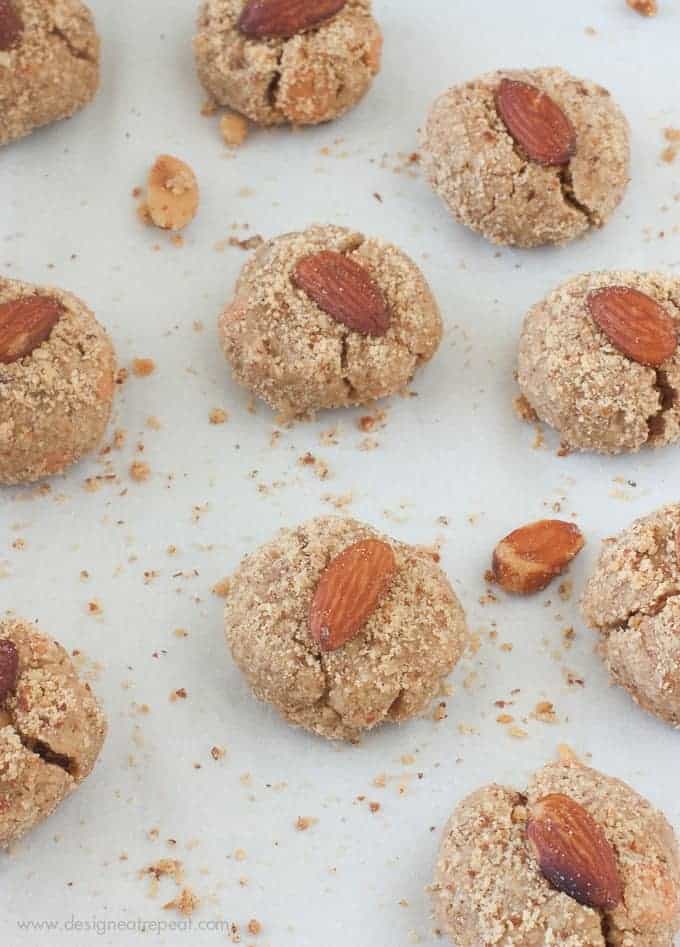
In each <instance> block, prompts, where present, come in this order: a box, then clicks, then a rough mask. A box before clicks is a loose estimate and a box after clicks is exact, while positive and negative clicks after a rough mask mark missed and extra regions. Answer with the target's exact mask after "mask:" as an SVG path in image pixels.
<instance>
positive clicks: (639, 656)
mask: <svg viewBox="0 0 680 947" xmlns="http://www.w3.org/2000/svg"><path fill="white" fill-rule="evenodd" d="M581 604H582V608H583V614H584V616H585V619H586V621H587V622H588V624H589V625H590V626H591V628H593V629H595V630H596V631H598V632H599V633H600V648H599V650H600V653H601V654H602V657H603V658H604V660H605V662H606V664H607V667H608V669H609V672H610V674H611V676H612V678H613V680H614V681H615V682H616V683H617V684H620V685H621V686H622V687H624V688H625V689H626V690H627V691H628V693H629V694H630V695H631V697H632V698H633V700H635V701H636V702H637V703H638V704H639V705H640V706H641V707H643V708H644V709H645V710H648V711H649V712H650V713H652V714H654V715H655V716H657V717H660V718H661V719H662V720H665V721H667V722H668V723H670V724H671V725H672V726H674V727H680V636H679V635H678V628H680V504H673V505H670V506H665V507H662V508H661V509H660V510H657V511H656V512H654V513H651V514H650V515H649V516H644V517H642V518H641V519H638V520H635V522H634V523H633V524H632V525H631V526H629V527H628V529H625V530H624V531H623V532H622V533H620V534H619V535H618V536H616V537H614V538H613V539H607V540H605V542H604V544H603V546H602V552H601V553H600V558H599V560H598V563H597V566H596V567H595V570H594V572H593V574H592V576H591V577H590V579H589V580H588V583H587V585H586V589H585V592H584V595H583V600H582V603H581Z"/></svg>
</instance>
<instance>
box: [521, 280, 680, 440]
mask: <svg viewBox="0 0 680 947" xmlns="http://www.w3.org/2000/svg"><path fill="white" fill-rule="evenodd" d="M679 327H680V280H678V279H673V278H671V277H669V276H664V275H663V274H661V273H638V272H632V271H628V270H613V271H611V272H602V273H584V274H582V275H581V276H577V277H575V278H574V279H571V280H568V281H567V282H566V283H563V284H562V285H561V286H559V287H558V288H557V289H555V290H554V291H553V292H552V293H550V294H549V295H548V296H547V297H546V298H545V299H544V300H542V301H541V302H540V303H538V304H537V305H535V306H534V307H533V308H532V309H531V310H530V311H529V313H528V315H527V316H526V318H525V320H524V326H523V328H522V334H521V339H520V345H519V360H518V376H517V377H518V382H519V386H520V389H521V391H522V394H523V395H524V397H525V399H526V400H527V401H528V403H529V405H530V406H531V408H533V410H534V411H535V413H536V414H537V415H538V417H539V418H540V419H541V420H542V421H545V422H546V423H547V424H550V425H551V426H552V427H554V428H555V429H556V430H557V431H559V433H560V434H561V436H562V441H563V443H564V445H565V446H566V447H567V448H569V449H572V450H592V451H599V452H600V453H604V454H618V453H622V452H632V451H637V450H639V448H640V447H642V446H643V444H649V445H651V446H652V447H663V446H665V445H666V444H672V443H674V442H675V441H677V440H678V438H679V437H680V403H679V402H678V390H679V389H680V355H679V354H678V351H677V331H678V328H679Z"/></svg>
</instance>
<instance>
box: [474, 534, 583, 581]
mask: <svg viewBox="0 0 680 947" xmlns="http://www.w3.org/2000/svg"><path fill="white" fill-rule="evenodd" d="M584 542H585V540H584V539H583V535H582V534H581V531H580V530H579V528H578V527H577V526H574V524H573V523H565V522H564V521H563V520H537V522H535V523H528V524H527V525H526V526H521V527H520V528H519V529H516V530H514V531H513V532H512V533H508V535H507V536H506V537H505V538H504V539H501V541H500V542H499V543H498V545H497V546H496V548H495V549H494V551H493V561H492V570H493V575H494V578H495V579H496V581H497V582H498V584H499V585H500V586H502V587H503V588H504V589H505V590H506V592H516V593H518V594H519V595H528V594H529V593H530V592H539V591H540V590H541V589H544V588H545V587H546V585H548V583H549V582H550V581H551V580H552V579H554V577H555V576H556V575H559V574H560V572H563V571H564V569H565V568H566V567H567V565H568V564H569V563H570V562H571V560H572V559H573V558H574V556H575V555H576V554H577V553H579V552H580V551H581V549H583V545H584Z"/></svg>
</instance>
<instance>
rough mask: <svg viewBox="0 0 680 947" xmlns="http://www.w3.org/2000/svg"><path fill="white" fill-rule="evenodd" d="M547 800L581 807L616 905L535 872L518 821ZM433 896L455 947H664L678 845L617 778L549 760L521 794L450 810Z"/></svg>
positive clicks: (678, 876)
mask: <svg viewBox="0 0 680 947" xmlns="http://www.w3.org/2000/svg"><path fill="white" fill-rule="evenodd" d="M552 794H559V795H561V796H567V797H569V799H570V800H572V801H573V802H575V803H577V804H578V805H579V806H582V807H583V808H584V809H585V810H586V812H587V813H588V815H589V816H590V817H591V818H592V819H593V820H594V821H595V823H596V825H597V827H598V828H599V830H600V831H601V832H602V833H603V834H604V837H605V840H606V842H605V844H606V843H608V844H609V846H611V847H612V848H613V850H614V853H615V865H616V870H617V872H618V877H619V880H620V885H621V888H622V893H623V897H622V899H621V901H620V902H619V903H618V904H617V906H615V907H610V908H603V909H599V908H597V909H596V908H592V907H587V906H586V905H585V904H582V903H579V901H577V900H575V899H574V898H573V897H571V896H570V895H569V894H567V893H565V892H564V891H563V890H558V889H557V888H555V887H553V885H552V884H551V883H550V881H548V880H547V878H546V877H545V876H544V875H543V873H542V871H541V868H540V867H539V864H538V862H537V860H536V858H535V856H534V854H532V853H531V851H530V847H529V844H528V839H527V819H531V818H532V817H533V816H534V815H535V813H536V811H537V809H536V807H537V803H539V801H541V800H543V799H544V798H545V797H546V796H551V795H552ZM579 881H580V879H579V877H578V876H577V877H576V882H577V884H578V883H579ZM432 895H433V901H434V907H435V912H436V916H437V919H438V921H439V924H440V927H441V930H442V932H443V933H445V934H446V935H447V936H448V937H449V938H450V939H451V941H452V942H453V943H454V944H455V945H456V947H485V945H490V944H493V945H494V947H557V945H560V947H613V945H615V944H616V945H620V947H671V945H672V943H673V934H674V932H675V931H676V930H677V929H678V927H679V925H680V915H679V911H678V899H679V896H680V862H679V856H678V846H677V842H676V839H675V836H674V833H673V830H672V829H671V827H670V825H669V824H668V822H667V821H666V819H665V818H664V816H663V815H662V814H661V813H660V812H658V811H657V810H656V809H654V808H653V807H652V806H651V805H650V803H649V802H647V801H646V800H645V799H643V798H642V797H641V796H639V795H638V794H637V793H636V792H635V791H634V790H633V789H631V788H630V786H627V785H626V784H625V783H624V782H621V780H618V779H613V778H611V777H609V776H605V775H603V774H602V773H598V772H597V771H596V770H594V769H589V768H587V767H585V766H583V765H581V764H580V763H578V762H576V761H569V762H560V763H552V764H549V765H548V766H545V767H544V768H543V769H541V770H539V771H538V772H537V773H536V774H535V775H534V776H533V777H532V779H531V781H530V783H529V788H528V789H527V790H526V792H525V793H520V792H516V791H515V790H514V789H509V788H507V787H505V786H498V785H492V786H487V787H485V788H483V789H479V790H477V791H476V792H473V793H472V794H471V795H470V796H468V797H467V798H466V799H464V800H463V801H462V802H461V803H460V804H459V805H458V806H457V807H456V809H455V810H454V812H453V814H452V816H451V818H450V819H449V822H448V824H447V826H446V828H445V830H444V835H443V839H442V843H441V848H440V852H439V860H438V862H437V866H436V871H435V880H434V885H433V886H432Z"/></svg>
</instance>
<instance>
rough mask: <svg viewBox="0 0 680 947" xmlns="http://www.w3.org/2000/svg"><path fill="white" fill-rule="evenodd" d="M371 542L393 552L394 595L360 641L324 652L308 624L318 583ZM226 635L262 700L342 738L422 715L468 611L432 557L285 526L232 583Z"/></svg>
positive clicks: (462, 635)
mask: <svg viewBox="0 0 680 947" xmlns="http://www.w3.org/2000/svg"><path fill="white" fill-rule="evenodd" d="M371 537H376V538H379V539H382V540H383V541H385V542H387V543H389V545H390V546H391V547H392V550H393V552H394V556H395V559H396V571H395V573H394V575H393V577H392V580H391V583H390V585H389V589H388V590H387V592H386V593H385V594H384V595H383V596H382V597H381V598H380V600H379V602H378V605H377V607H376V608H375V610H374V611H373V612H372V614H371V615H370V616H369V617H368V619H367V620H366V622H365V624H364V626H363V628H362V629H361V630H360V631H359V633H358V634H356V635H355V636H354V637H353V638H352V639H351V640H350V641H348V642H347V643H346V644H344V645H343V646H342V647H340V648H338V650H336V651H332V652H325V653H324V652H322V650H321V648H320V647H319V645H318V643H317V642H316V641H315V640H314V638H313V636H312V634H311V630H310V625H309V615H310V606H311V603H312V599H313V597H314V593H315V591H316V588H317V586H318V583H319V579H320V577H321V575H322V573H323V572H324V570H325V569H326V568H327V566H328V564H329V562H331V560H332V559H334V558H335V557H336V556H337V555H338V554H339V553H341V552H343V550H345V549H346V548H347V547H348V546H351V545H352V544H353V543H356V542H359V541H360V540H365V539H369V538H371ZM225 630H226V637H227V642H228V644H229V647H230V648H231V652H232V655H233V657H234V660H235V662H236V664H237V665H238V667H239V668H240V669H241V671H242V672H243V674H244V675H245V677H246V679H247V680H248V683H249V684H250V686H251V687H252V689H253V692H254V694H255V696H256V697H258V698H259V699H260V700H264V701H267V702H268V703H271V704H273V705H274V707H276V708H277V710H279V712H280V713H281V714H282V715H283V716H284V717H285V718H286V719H287V720H288V721H290V722H291V723H293V724H297V725H298V726H302V727H305V728H306V729H308V730H312V731H315V732H316V733H319V734H321V735H322V736H325V737H328V738H330V739H343V740H356V739H357V738H358V737H359V735H360V734H361V732H362V731H363V730H368V729H370V728H372V727H375V726H376V725H378V724H379V723H382V722H384V721H395V722H399V721H403V720H407V719H409V718H410V717H413V716H416V715H417V714H420V713H421V712H422V711H424V710H425V709H426V707H427V706H428V704H429V702H430V700H431V699H432V698H433V697H434V696H435V695H436V694H437V693H438V691H439V687H440V684H441V682H442V679H443V678H444V677H446V675H447V674H449V672H450V671H451V669H452V668H453V667H454V665H455V664H456V662H457V661H458V659H459V658H460V656H461V654H462V651H463V648H464V647H465V644H466V641H467V630H466V625H465V616H464V614H463V610H462V608H461V606H460V604H459V602H458V599H457V598H456V596H455V594H454V593H453V591H452V589H451V586H450V584H449V582H448V580H447V579H446V576H445V575H444V573H443V572H442V570H441V569H440V568H439V566H437V565H436V564H435V563H434V562H433V560H432V558H431V556H430V555H429V554H428V553H427V552H425V551H424V550H421V549H418V548H417V547H413V546H407V545H405V544H404V543H399V542H396V541H395V540H391V539H388V538H387V537H384V536H379V535H378V534H377V533H376V532H375V531H374V530H373V529H371V528H370V527H368V526H364V525H362V524H361V523H358V522H356V521H354V520H349V519H348V520H345V519H341V518H339V517H323V518H320V519H315V520H310V521H309V522H307V523H304V524H303V525H301V526H299V527H298V528H297V529H284V530H282V531H281V532H279V533H278V534H277V535H276V536H275V537H274V538H273V539H272V540H271V542H269V543H267V544H266V545H264V546H262V547H261V548H260V549H259V550H257V551H256V552H254V553H252V554H251V555H249V556H247V557H246V558H245V559H244V560H243V562H242V564H241V566H240V568H239V569H238V571H237V572H236V574H235V576H234V577H233V580H232V582H231V587H230V593H229V598H228V601H227V605H226V609H225Z"/></svg>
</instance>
